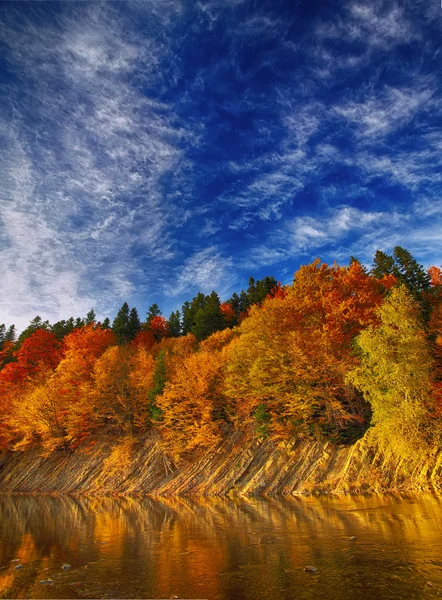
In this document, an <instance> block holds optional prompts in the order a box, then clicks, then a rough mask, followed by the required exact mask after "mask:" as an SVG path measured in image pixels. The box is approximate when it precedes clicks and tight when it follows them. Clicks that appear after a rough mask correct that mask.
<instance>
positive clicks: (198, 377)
mask: <svg viewBox="0 0 442 600" xmlns="http://www.w3.org/2000/svg"><path fill="white" fill-rule="evenodd" d="M215 335H216V334H215ZM207 341H208V340H206V342H207ZM223 375H224V360H223V352H222V351H215V350H212V351H210V352H209V351H205V350H201V351H200V352H197V353H195V354H190V355H189V356H187V357H186V358H184V360H182V361H180V362H179V363H178V364H177V366H176V369H175V372H174V375H173V378H172V379H171V380H170V381H168V382H167V383H166V385H165V388H164V392H163V394H162V395H160V396H158V397H157V405H158V407H159V408H160V410H161V411H162V422H161V425H160V428H161V432H162V436H163V439H164V443H165V446H166V448H167V449H168V450H169V451H170V452H171V453H172V454H173V455H174V457H175V458H178V457H179V456H180V455H182V454H183V453H186V452H189V451H192V450H194V449H195V448H204V447H210V446H213V445H214V444H216V443H218V442H219V441H220V440H221V435H222V429H223V426H224V425H225V423H226V421H225V396H224V393H223Z"/></svg>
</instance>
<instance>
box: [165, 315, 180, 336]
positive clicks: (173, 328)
mask: <svg viewBox="0 0 442 600" xmlns="http://www.w3.org/2000/svg"><path fill="white" fill-rule="evenodd" d="M167 323H168V325H169V335H170V336H171V337H179V336H180V335H181V320H180V311H179V310H176V311H175V312H172V313H171V315H170V317H169V320H168V322H167Z"/></svg>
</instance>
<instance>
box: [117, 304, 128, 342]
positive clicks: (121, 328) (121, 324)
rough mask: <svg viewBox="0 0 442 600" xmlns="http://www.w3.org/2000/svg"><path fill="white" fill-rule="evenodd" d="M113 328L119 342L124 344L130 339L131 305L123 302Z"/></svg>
mask: <svg viewBox="0 0 442 600" xmlns="http://www.w3.org/2000/svg"><path fill="white" fill-rule="evenodd" d="M112 329H113V331H114V333H115V335H116V336H117V339H118V343H119V344H124V343H126V342H127V341H128V340H130V339H131V338H130V334H131V328H130V319H129V305H128V304H127V302H125V303H124V304H123V306H122V307H121V308H120V310H119V311H118V313H117V316H116V317H115V319H114V322H113V323H112Z"/></svg>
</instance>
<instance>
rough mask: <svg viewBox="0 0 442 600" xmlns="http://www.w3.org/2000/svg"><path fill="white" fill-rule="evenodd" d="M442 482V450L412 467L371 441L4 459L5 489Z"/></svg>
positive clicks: (254, 488) (154, 491) (250, 489)
mask: <svg viewBox="0 0 442 600" xmlns="http://www.w3.org/2000/svg"><path fill="white" fill-rule="evenodd" d="M441 487H442V455H441V454H439V455H436V456H434V457H433V458H431V459H429V461H428V464H425V465H422V466H419V467H415V468H413V469H411V470H409V471H408V472H407V469H405V468H404V465H393V464H392V463H391V462H387V461H386V460H384V458H383V457H382V456H380V455H379V454H377V453H376V451H375V450H374V449H373V447H371V446H370V444H369V443H368V441H367V439H366V438H364V439H362V440H359V441H358V442H357V443H356V444H354V445H353V446H351V447H342V446H341V447H339V446H333V445H332V444H326V445H323V444H320V443H318V442H313V441H305V440H303V441H298V442H296V443H293V444H291V445H284V444H275V443H272V442H257V441H251V442H245V441H244V440H241V439H239V438H234V437H233V438H232V439H230V440H228V441H225V442H224V443H223V444H222V445H220V446H218V447H216V448H213V449H211V450H210V451H206V452H204V453H201V454H200V455H199V456H195V457H193V459H192V460H191V461H189V462H181V463H180V464H178V465H175V464H173V463H172V462H171V461H170V460H169V459H168V458H167V456H166V455H165V454H164V452H163V450H162V448H161V445H160V443H159V441H158V440H155V439H146V440H143V441H138V442H136V443H134V442H129V441H126V442H124V441H123V442H122V441H121V440H120V441H119V442H115V444H111V443H109V442H101V443H97V444H96V445H94V446H92V447H89V448H87V449H86V448H83V449H78V450H76V451H75V452H73V453H71V452H64V451H55V452H52V453H50V454H45V453H44V452H42V451H41V450H38V449H34V450H31V451H28V452H15V453H9V454H6V455H3V456H1V457H0V491H1V492H9V493H11V492H12V493H34V492H35V493H37V492H43V493H57V494H58V493H65V494H100V495H101V494H103V495H104V494H128V495H144V494H150V495H164V496H171V495H195V496H208V495H228V494H238V495H243V494H266V495H277V494H284V495H290V494H302V493H320V492H335V493H348V492H355V493H357V492H380V491H387V490H393V489H395V490H412V489H415V490H417V489H438V488H441Z"/></svg>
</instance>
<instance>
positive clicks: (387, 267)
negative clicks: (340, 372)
mask: <svg viewBox="0 0 442 600" xmlns="http://www.w3.org/2000/svg"><path fill="white" fill-rule="evenodd" d="M393 271H394V258H393V257H392V256H390V255H389V254H386V253H385V252H382V250H376V253H375V255H374V259H373V267H372V269H371V275H373V277H376V279H382V277H383V276H384V275H392V274H393Z"/></svg>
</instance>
